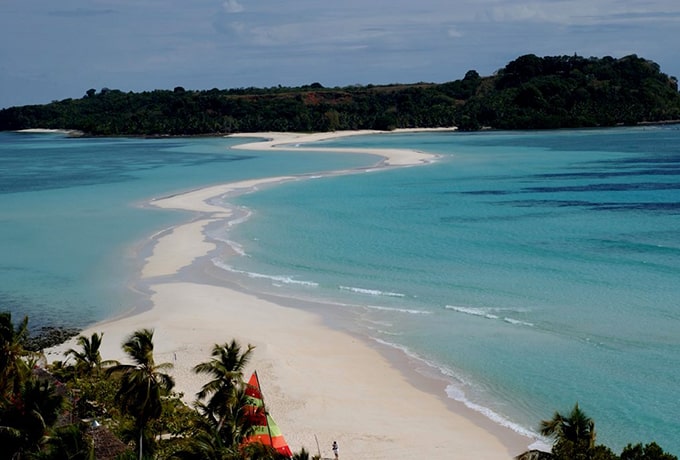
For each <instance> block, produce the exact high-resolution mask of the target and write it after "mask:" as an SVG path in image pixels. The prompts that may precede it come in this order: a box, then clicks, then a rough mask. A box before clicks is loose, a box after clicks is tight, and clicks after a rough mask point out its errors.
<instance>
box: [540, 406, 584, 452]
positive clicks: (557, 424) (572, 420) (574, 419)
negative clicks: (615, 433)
mask: <svg viewBox="0 0 680 460" xmlns="http://www.w3.org/2000/svg"><path fill="white" fill-rule="evenodd" d="M541 434H542V435H543V436H553V437H555V438H556V441H557V442H560V441H563V440H565V441H571V442H574V443H577V444H584V445H585V446H587V448H589V449H590V448H592V447H594V446H595V422H594V421H593V419H591V418H590V417H588V416H587V415H586V414H585V412H583V411H582V410H581V409H580V408H579V407H578V403H576V404H575V405H574V408H573V409H572V410H571V413H569V415H563V414H560V413H559V412H555V414H554V415H553V418H552V419H550V420H543V421H542V422H541Z"/></svg>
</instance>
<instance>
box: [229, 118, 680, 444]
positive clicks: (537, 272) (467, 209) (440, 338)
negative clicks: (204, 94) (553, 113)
mask: <svg viewBox="0 0 680 460" xmlns="http://www.w3.org/2000/svg"><path fill="white" fill-rule="evenodd" d="M678 141H680V131H678V130H677V128H648V129H615V130H592V131H591V130H588V131H568V132H564V131H558V132H530V133H482V134H469V135H467V134H450V133H437V134H417V135H413V134H411V135H399V134H394V135H390V136H384V135H380V136H368V137H357V138H348V139H342V140H339V141H335V142H332V143H330V142H327V143H324V145H325V146H343V147H346V146H357V147H381V146H382V147H413V148H417V149H420V150H426V151H431V152H436V153H439V154H441V155H442V158H441V160H440V161H439V162H438V163H436V164H435V165H431V166H423V167H418V168H407V169H401V170H393V171H386V172H374V173H366V174H360V175H355V176H349V177H333V178H327V179H324V180H319V181H308V182H304V183H295V184H284V185H281V186H279V187H277V188H276V189H272V190H270V191H264V192H262V193H258V194H253V195H248V196H245V197H241V198H239V199H238V202H239V203H240V204H242V205H245V206H248V207H249V208H251V209H254V210H256V214H255V216H254V217H253V218H251V219H250V220H249V221H248V222H247V223H246V224H244V225H242V226H240V227H238V228H237V229H236V230H235V231H233V232H232V235H231V238H233V239H235V240H237V241H239V242H240V243H241V244H242V249H243V250H244V251H245V253H246V254H247V255H248V257H243V258H240V259H238V260H231V259H230V260H228V261H222V262H218V263H223V264H226V265H227V267H225V268H227V269H230V268H231V269H235V270H237V271H239V272H247V273H256V274H258V276H259V277H258V278H257V280H253V281H252V282H257V283H258V288H259V289H265V286H264V284H265V283H264V282H263V278H262V276H271V277H272V279H271V280H269V283H268V284H269V286H267V287H266V289H270V290H271V291H272V292H278V293H281V292H286V293H287V295H291V296H300V297H307V298H324V299H333V300H334V301H335V302H337V308H341V309H346V310H347V312H348V314H350V315H352V316H353V317H354V322H355V324H354V328H355V329H356V330H357V331H361V332H363V333H365V334H368V335H369V336H371V337H373V338H374V339H375V340H378V341H380V342H381V343H386V344H391V345H392V346H395V347H398V348H402V349H405V350H407V351H408V352H410V353H415V354H417V355H418V356H419V357H420V358H422V360H424V361H425V362H427V363H429V364H430V365H431V366H433V368H436V369H437V370H438V371H440V372H442V373H443V374H445V375H447V376H449V378H450V380H451V386H450V387H449V395H450V396H451V397H453V398H456V399H460V400H463V401H464V402H466V403H467V404H468V405H470V406H473V407H475V408H476V409H478V410H480V411H482V412H484V413H486V414H487V415H489V416H491V417H492V418H495V419H497V420H499V421H501V422H502V423H506V424H509V425H511V426H513V427H514V428H516V429H518V430H520V431H521V430H524V429H535V428H536V426H537V425H538V422H539V421H540V420H541V419H542V418H548V417H550V416H551V415H552V413H553V411H554V410H562V411H567V410H569V409H570V408H571V407H572V406H573V404H574V403H575V402H577V401H578V402H579V404H580V405H581V407H582V408H583V409H584V410H586V411H587V412H588V413H589V414H590V415H591V416H592V417H593V418H594V419H595V420H596V422H597V424H598V436H599V440H600V442H603V443H605V444H608V445H610V446H612V447H613V448H615V449H617V450H620V449H621V448H622V447H623V446H624V445H625V444H626V443H627V442H649V441H651V440H656V441H657V442H659V443H660V444H661V445H662V446H664V447H665V448H666V449H671V450H672V451H675V452H677V451H680V444H679V441H678V440H677V433H678V432H680V423H679V422H678V415H680V401H679V399H678V398H677V392H676V390H675V387H676V385H677V382H678V381H680V357H679V356H680V354H678V351H679V343H680V305H679V301H678V299H680V283H678V282H677V281H678V279H679V275H680V239H679V238H678V235H680V233H679V231H680V190H679V189H680V181H679V180H678V175H679V174H680V152H679V151H678V148H677V145H680V143H679V142H678ZM264 279H266V278H264Z"/></svg>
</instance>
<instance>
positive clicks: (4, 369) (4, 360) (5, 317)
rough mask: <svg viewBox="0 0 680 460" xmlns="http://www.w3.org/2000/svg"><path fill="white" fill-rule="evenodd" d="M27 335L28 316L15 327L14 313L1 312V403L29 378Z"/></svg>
mask: <svg viewBox="0 0 680 460" xmlns="http://www.w3.org/2000/svg"><path fill="white" fill-rule="evenodd" d="M27 337H28V316H26V317H24V319H23V320H22V321H21V323H19V326H18V327H17V328H16V329H15V327H14V323H12V314H11V313H9V312H2V313H0V404H4V403H6V402H7V401H8V400H9V399H10V398H11V397H12V395H13V394H16V393H18V392H19V391H20V389H21V384H22V382H23V381H24V380H25V379H27V378H29V374H30V367H29V366H28V364H27V362H26V361H25V360H24V359H23V358H24V357H25V356H26V354H27V353H26V350H24V342H25V340H26V338H27Z"/></svg>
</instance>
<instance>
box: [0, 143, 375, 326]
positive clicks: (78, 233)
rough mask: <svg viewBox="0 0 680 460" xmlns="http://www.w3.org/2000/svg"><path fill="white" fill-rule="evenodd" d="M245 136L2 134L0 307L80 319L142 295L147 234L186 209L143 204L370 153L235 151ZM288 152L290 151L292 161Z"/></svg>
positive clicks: (43, 319)
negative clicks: (138, 289) (138, 276)
mask: <svg viewBox="0 0 680 460" xmlns="http://www.w3.org/2000/svg"><path fill="white" fill-rule="evenodd" d="M243 142H244V140H236V139H224V138H187V139H153V140H151V139H126V138H116V139H68V138H64V137H63V136H60V135H48V134H38V135H36V134H23V133H22V134H14V133H0V224H1V225H0V254H1V257H0V306H1V308H3V309H5V310H10V311H12V312H13V315H14V316H15V317H17V318H18V317H20V316H23V315H28V316H29V318H30V325H32V326H33V327H35V328H37V327H39V326H43V325H47V324H57V325H73V326H85V325H87V324H91V323H93V322H96V321H100V320H103V319H106V318H110V317H112V316H115V315H118V314H121V313H125V312H128V311H130V310H131V309H134V308H140V307H144V306H145V303H144V299H143V298H141V297H140V296H138V295H135V294H134V293H133V292H132V291H130V290H129V289H128V288H127V286H128V285H129V284H130V283H131V282H132V281H134V279H133V278H134V274H135V270H137V269H139V268H140V266H139V260H138V259H137V255H138V254H137V252H138V250H139V249H140V245H141V244H142V243H143V242H144V241H146V240H147V239H148V238H149V237H150V236H151V235H153V234H155V233H157V232H159V231H161V230H163V229H166V228H168V227H170V226H172V225H175V224H177V223H179V222H182V221H183V220H186V219H187V218H188V214H183V213H180V212H172V211H170V212H169V211H161V210H158V209H155V208H143V207H142V205H143V204H144V203H145V202H146V201H148V200H150V199H152V198H154V197H160V196H165V195H168V194H173V193H177V192H180V191H186V190H189V189H193V188H197V187H202V186H205V185H210V184H216V183H223V182H229V181H233V180H237V179H247V178H254V177H267V176H272V175H278V174H297V173H309V172H313V171H317V170H326V169H328V167H329V165H331V168H347V167H355V166H357V165H364V164H366V157H365V156H350V155H345V156H343V155H318V154H316V155H315V154H310V153H296V154H287V157H284V156H283V155H281V154H276V153H267V152H250V151H238V150H229V146H231V145H235V144H239V143H243ZM290 155H292V157H290V158H288V157H289V156H290Z"/></svg>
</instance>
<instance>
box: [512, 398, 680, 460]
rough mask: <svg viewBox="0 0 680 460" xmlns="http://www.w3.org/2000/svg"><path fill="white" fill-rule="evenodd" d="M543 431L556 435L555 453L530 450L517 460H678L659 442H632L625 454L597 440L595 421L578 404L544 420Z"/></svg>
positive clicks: (552, 435) (554, 436)
mask: <svg viewBox="0 0 680 460" xmlns="http://www.w3.org/2000/svg"><path fill="white" fill-rule="evenodd" d="M540 432H541V434H542V435H543V436H548V437H552V438H553V439H554V441H555V442H554V444H553V447H552V452H551V453H547V452H539V451H529V452H525V453H524V454H522V455H519V456H517V457H515V458H516V460H548V459H551V460H678V458H677V457H676V456H674V455H671V454H669V453H666V452H664V451H663V449H662V448H661V447H659V446H658V445H657V444H656V443H654V442H652V443H650V444H646V445H644V446H643V445H642V444H636V445H632V444H628V445H627V446H626V447H625V448H624V449H623V451H622V452H621V455H620V456H619V455H616V454H615V453H614V452H612V450H611V449H609V447H607V446H603V445H598V444H596V442H595V439H596V436H595V422H594V421H593V419H591V418H590V417H588V415H586V413H585V412H583V411H582V410H581V408H580V407H579V406H578V403H577V404H576V405H575V406H574V408H573V409H572V410H571V412H570V413H569V414H567V415H564V414H561V413H559V412H555V414H554V415H553V417H552V418H551V419H550V420H543V421H542V422H541V427H540Z"/></svg>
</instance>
